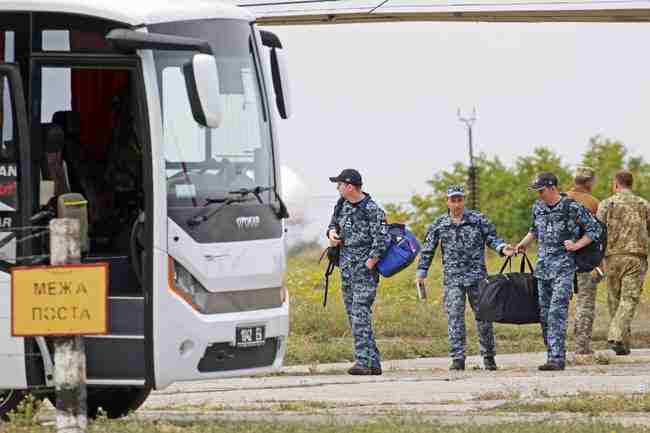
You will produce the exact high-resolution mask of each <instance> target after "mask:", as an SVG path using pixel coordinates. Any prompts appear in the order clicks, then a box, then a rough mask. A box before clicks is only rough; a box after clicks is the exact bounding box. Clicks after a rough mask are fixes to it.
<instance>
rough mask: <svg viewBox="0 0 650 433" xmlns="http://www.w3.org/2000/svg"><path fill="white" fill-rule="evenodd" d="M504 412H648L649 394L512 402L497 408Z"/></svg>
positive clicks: (593, 413)
mask: <svg viewBox="0 0 650 433" xmlns="http://www.w3.org/2000/svg"><path fill="white" fill-rule="evenodd" d="M498 409H499V411H504V412H573V413H585V414H590V415H600V414H602V413H617V412H642V413H648V412H650V394H647V393H645V394H634V395H623V394H619V395H616V394H614V395H612V394H606V395H605V394H592V393H580V394H578V395H576V396H571V397H561V398H553V399H545V400H543V401H536V402H522V401H513V402H508V403H506V404H505V405H503V406H499V408H498Z"/></svg>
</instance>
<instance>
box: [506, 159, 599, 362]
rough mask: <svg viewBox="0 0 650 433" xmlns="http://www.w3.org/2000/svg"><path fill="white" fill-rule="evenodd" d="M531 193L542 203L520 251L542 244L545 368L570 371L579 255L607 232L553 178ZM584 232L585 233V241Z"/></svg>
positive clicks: (540, 179) (545, 177)
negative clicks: (571, 323) (572, 303)
mask: <svg viewBox="0 0 650 433" xmlns="http://www.w3.org/2000/svg"><path fill="white" fill-rule="evenodd" d="M529 189H531V190H534V191H537V193H538V194H539V199H538V200H537V201H536V202H535V204H534V205H533V223H532V225H531V227H530V230H529V232H528V234H527V235H526V236H525V237H524V238H523V239H522V240H521V242H519V244H517V246H516V249H517V251H520V252H523V251H526V248H527V247H528V246H529V245H530V244H531V242H533V240H535V239H537V242H538V244H539V252H538V260H537V266H536V267H535V276H536V277H537V288H538V296H539V307H540V324H541V327H542V335H543V336H544V344H545V345H546V349H547V357H548V360H547V362H546V363H545V364H543V365H541V366H540V367H539V369H540V370H543V371H556V370H564V367H565V361H566V331H567V322H568V315H569V301H570V299H571V294H572V292H573V291H572V288H573V278H574V275H575V272H576V270H577V269H578V268H577V266H576V257H575V256H576V253H575V252H576V251H578V250H580V249H582V248H584V247H585V246H587V245H589V244H590V243H591V242H592V241H593V240H594V239H598V238H599V237H600V236H601V234H602V228H601V226H600V224H599V223H598V221H597V220H596V218H595V217H594V216H593V215H591V214H590V213H589V211H588V210H587V209H585V207H584V206H582V205H580V204H579V203H577V202H575V201H573V200H571V199H569V198H567V197H566V195H563V194H560V192H559V190H558V180H557V177H556V176H555V175H554V174H553V173H547V172H545V173H540V174H539V175H538V176H537V178H536V179H535V180H534V181H533V182H532V183H531V184H530V185H529ZM565 206H566V207H568V212H567V211H566V209H565ZM567 213H568V218H567ZM580 233H584V234H583V235H582V236H580ZM567 234H569V235H570V236H571V238H570V239H567Z"/></svg>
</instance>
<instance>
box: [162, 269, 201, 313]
mask: <svg viewBox="0 0 650 433" xmlns="http://www.w3.org/2000/svg"><path fill="white" fill-rule="evenodd" d="M168 268H169V288H170V289H171V290H172V291H173V292H174V293H176V294H177V295H178V296H180V297H181V298H183V300H184V301H185V302H187V303H188V304H190V306H191V307H192V308H194V309H195V310H196V311H198V312H200V313H205V303H206V299H207V296H208V295H209V292H208V291H207V290H206V289H205V287H203V285H202V284H201V283H200V282H199V281H198V280H197V279H196V278H194V276H193V275H192V274H191V273H190V271H188V270H187V269H185V267H183V265H181V264H180V263H178V262H177V261H176V260H174V259H172V258H171V257H169V266H168Z"/></svg>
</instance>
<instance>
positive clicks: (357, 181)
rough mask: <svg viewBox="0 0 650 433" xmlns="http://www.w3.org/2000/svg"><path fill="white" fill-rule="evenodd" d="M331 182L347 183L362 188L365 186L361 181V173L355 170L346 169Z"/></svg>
mask: <svg viewBox="0 0 650 433" xmlns="http://www.w3.org/2000/svg"><path fill="white" fill-rule="evenodd" d="M330 182H334V183H336V182H345V183H349V184H350V185H356V186H361V185H362V184H363V182H362V180H361V173H359V172H358V171H357V170H355V169H354V168H346V169H345V170H343V171H342V172H341V174H339V175H338V176H336V177H330Z"/></svg>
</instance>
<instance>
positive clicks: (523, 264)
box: [499, 253, 535, 274]
mask: <svg viewBox="0 0 650 433" xmlns="http://www.w3.org/2000/svg"><path fill="white" fill-rule="evenodd" d="M526 264H528V269H529V270H530V273H531V274H532V273H533V272H535V271H534V269H533V264H532V263H531V261H530V259H529V258H528V256H527V255H526V253H523V257H522V258H521V263H520V264H519V272H520V273H522V274H523V273H525V272H526ZM508 265H510V271H511V272H512V256H509V257H508V258H507V259H506V261H505V262H503V265H501V269H500V270H499V274H503V271H505V269H506V266H508Z"/></svg>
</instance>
